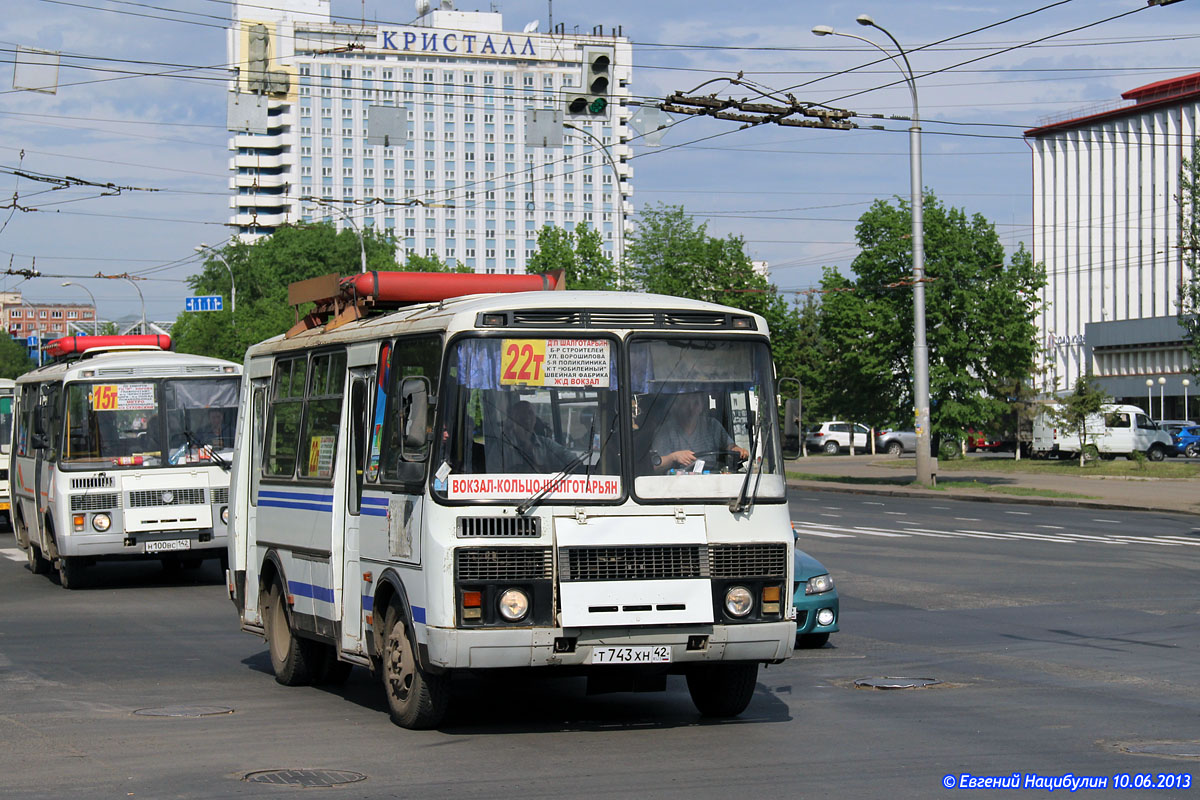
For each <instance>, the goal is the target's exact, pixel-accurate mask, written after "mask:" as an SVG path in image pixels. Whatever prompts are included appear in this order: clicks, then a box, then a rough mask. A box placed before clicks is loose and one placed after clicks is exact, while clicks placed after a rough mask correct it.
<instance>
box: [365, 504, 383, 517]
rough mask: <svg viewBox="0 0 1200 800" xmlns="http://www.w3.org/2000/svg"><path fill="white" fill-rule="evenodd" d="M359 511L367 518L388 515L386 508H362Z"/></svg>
mask: <svg viewBox="0 0 1200 800" xmlns="http://www.w3.org/2000/svg"><path fill="white" fill-rule="evenodd" d="M359 511H360V512H361V513H362V514H363V515H364V516H367V517H386V516H387V515H388V510H387V509H386V508H367V507H366V506H363V507H362V508H361V509H359Z"/></svg>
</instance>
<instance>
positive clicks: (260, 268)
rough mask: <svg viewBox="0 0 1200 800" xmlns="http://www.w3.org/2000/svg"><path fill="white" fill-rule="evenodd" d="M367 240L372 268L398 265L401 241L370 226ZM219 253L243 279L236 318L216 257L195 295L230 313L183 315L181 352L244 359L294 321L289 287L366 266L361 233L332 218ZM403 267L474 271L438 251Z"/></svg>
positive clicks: (177, 334) (195, 283)
mask: <svg viewBox="0 0 1200 800" xmlns="http://www.w3.org/2000/svg"><path fill="white" fill-rule="evenodd" d="M362 245H363V247H364V248H365V250H366V255H367V269H368V270H396V269H399V267H398V266H397V264H396V243H395V241H394V240H393V239H391V238H390V237H388V236H386V235H385V234H381V233H379V232H377V231H375V230H374V229H372V228H367V229H366V230H365V231H364V232H363V239H362ZM220 255H221V256H222V257H223V258H224V259H225V261H226V262H227V263H228V264H229V267H230V268H231V269H232V270H233V276H234V279H235V280H236V283H237V313H236V317H235V315H234V312H233V309H232V305H231V303H230V295H229V288H230V287H229V278H230V276H229V271H228V270H226V269H225V267H224V266H223V265H222V264H221V262H220V261H219V260H217V259H216V258H215V257H211V256H210V257H209V258H208V259H207V260H206V261H205V264H204V270H203V271H202V272H200V273H199V274H198V275H192V276H191V277H189V278H188V285H189V286H190V287H191V288H192V290H193V291H194V292H196V293H197V294H220V295H223V296H224V298H225V304H224V305H225V310H224V311H210V312H201V313H184V314H180V315H179V317H178V318H177V320H176V322H175V325H174V327H173V328H172V338H173V340H174V346H175V349H176V350H178V351H179V352H183V353H199V354H201V355H207V356H215V357H217V358H225V359H228V360H230V361H239V362H240V361H241V360H242V358H243V357H244V356H245V353H246V348H248V347H249V346H250V345H252V344H255V343H256V342H261V341H262V340H264V339H269V338H270V337H272V336H278V335H279V334H281V333H283V332H285V331H286V330H287V329H288V328H290V327H291V326H292V325H293V324H294V323H295V321H296V313H295V311H294V310H293V309H292V307H291V306H289V305H288V302H287V287H288V284H290V283H293V282H295V281H301V280H305V279H307V278H315V277H318V276H321V275H329V274H332V273H336V274H339V275H352V274H354V273H356V272H358V271H359V269H360V251H359V238H358V234H357V233H355V232H354V231H353V230H349V229H343V230H342V231H340V232H339V231H338V230H337V229H336V228H334V226H333V225H331V224H328V223H319V224H311V225H294V226H284V227H281V228H279V229H278V230H276V231H275V233H273V234H272V235H271V236H267V237H264V238H262V239H259V240H257V241H255V242H253V243H246V242H242V241H239V240H234V241H231V242H230V243H229V244H227V245H226V246H225V247H224V248H222V250H221V251H220ZM405 268H406V269H408V270H411V271H414V272H451V271H463V270H466V271H468V272H469V271H470V269H469V268H467V267H459V268H457V269H451V268H450V267H448V266H447V265H446V264H445V263H444V262H443V261H441V260H440V259H438V258H437V257H435V256H420V255H415V254H410V255H409V257H408V260H407V262H406V264H405Z"/></svg>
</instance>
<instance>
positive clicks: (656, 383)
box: [629, 338, 784, 499]
mask: <svg viewBox="0 0 1200 800" xmlns="http://www.w3.org/2000/svg"><path fill="white" fill-rule="evenodd" d="M773 372H774V371H773V368H772V365H771V356H770V352H769V351H768V349H767V345H766V343H765V342H760V341H747V340H745V339H741V340H738V339H708V338H686V339H682V338H670V339H667V338H663V339H652V338H636V339H633V340H632V341H630V343H629V376H630V384H631V385H630V389H631V391H632V393H633V398H632V406H633V415H634V416H633V449H634V452H633V454H632V455H633V458H632V463H633V469H634V475H635V478H634V493H635V494H636V496H637V497H639V498H643V499H673V498H696V499H726V498H733V497H736V496H737V495H738V493H739V492H740V491H741V489H742V486H743V484H744V483H746V477H747V476H746V472H747V470H750V471H752V472H753V473H754V475H753V476H751V477H750V482H749V487H748V488H749V493H751V494H754V495H755V496H757V497H770V498H780V497H783V496H784V482H783V476H782V474H781V471H780V462H781V458H780V456H779V443H778V435H777V424H776V414H775V400H774V389H773V388H772V384H773V380H772V376H773Z"/></svg>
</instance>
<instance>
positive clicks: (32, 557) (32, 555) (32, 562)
mask: <svg viewBox="0 0 1200 800" xmlns="http://www.w3.org/2000/svg"><path fill="white" fill-rule="evenodd" d="M25 559H26V560H27V561H28V562H29V571H30V572H32V573H33V574H34V575H46V574H48V573H49V572H50V567H51V564H50V562H49V561H48V560H47V559H46V557H45V556H43V555H42V551H41V550H39V549H38V546H37V545H36V544H34V543H33V542H30V543H29V546H28V547H26V548H25Z"/></svg>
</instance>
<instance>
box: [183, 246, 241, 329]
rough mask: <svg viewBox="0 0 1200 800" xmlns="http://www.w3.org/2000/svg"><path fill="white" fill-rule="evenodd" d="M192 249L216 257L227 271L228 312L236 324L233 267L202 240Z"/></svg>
mask: <svg viewBox="0 0 1200 800" xmlns="http://www.w3.org/2000/svg"><path fill="white" fill-rule="evenodd" d="M192 249H194V250H195V251H196V252H197V253H203V252H208V254H209V255H211V256H212V257H214V258H215V259H217V261H220V262H221V263H222V264H223V265H224V266H225V269H227V270H228V271H229V313H231V314H233V324H234V325H236V324H237V284H236V283H234V282H233V267H231V266H229V262H228V261H226V260H225V257H224V256H223V255H221V254H220V253H219V252H217V251H216V250H214V249H212V247H210V246H208V245H206V244H205V243H204V242H201V243H200V244H199V245H197V246H196V247H194V248H192Z"/></svg>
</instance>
